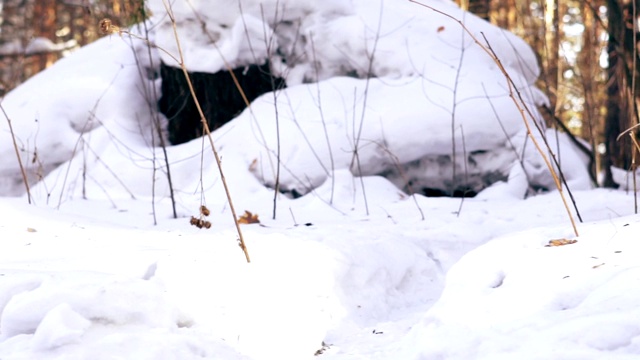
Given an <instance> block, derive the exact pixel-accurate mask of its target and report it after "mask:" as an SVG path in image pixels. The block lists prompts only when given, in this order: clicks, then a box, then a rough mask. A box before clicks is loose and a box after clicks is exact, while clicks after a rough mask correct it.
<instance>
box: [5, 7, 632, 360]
mask: <svg viewBox="0 0 640 360" xmlns="http://www.w3.org/2000/svg"><path fill="white" fill-rule="evenodd" d="M223 3H224V4H226V6H227V8H229V10H228V12H227V15H226V16H219V13H218V11H217V9H219V8H221V7H215V6H210V4H209V2H204V1H202V2H193V4H194V6H195V8H196V9H199V10H200V11H199V12H198V13H199V14H200V17H194V16H193V13H192V11H193V10H191V8H190V7H189V6H187V5H185V4H182V3H181V2H179V1H176V2H175V3H174V10H175V11H176V20H177V22H178V25H179V27H178V30H179V31H178V33H179V34H181V31H184V38H183V47H184V49H185V55H186V56H187V57H189V56H191V58H186V59H185V64H186V65H187V66H188V67H189V68H190V69H191V70H194V71H196V70H197V71H203V70H206V71H212V72H213V71H217V70H220V68H221V66H222V65H221V64H223V62H222V61H221V59H220V58H216V56H218V55H219V53H217V52H206V51H211V49H210V47H211V44H210V43H207V41H206V40H203V39H205V37H203V36H198V35H197V33H195V31H200V30H199V29H201V28H202V26H201V24H199V23H198V21H200V20H203V19H204V21H208V22H209V23H207V28H208V29H211V31H217V33H216V34H215V36H214V37H215V38H217V39H219V44H218V45H219V47H220V51H221V52H222V53H223V54H224V56H225V57H229V58H230V60H231V61H233V62H234V65H236V66H242V65H246V64H245V63H243V61H248V60H252V59H253V60H255V57H257V58H261V57H264V56H266V57H269V58H271V56H275V55H273V54H272V53H271V52H270V50H269V48H268V47H260V46H259V45H258V42H259V41H258V40H259V39H260V37H261V36H262V40H263V41H264V36H265V34H268V33H269V31H273V32H274V34H275V35H273V36H272V37H271V38H273V39H277V41H275V42H276V43H277V44H279V45H280V46H284V47H287V46H290V47H289V49H290V50H291V52H290V53H287V52H286V51H285V52H283V51H278V52H274V53H277V54H278V55H277V56H284V57H286V56H290V57H292V58H296V59H298V62H294V63H292V62H291V61H288V64H289V65H290V68H288V69H285V70H282V71H283V72H282V74H285V72H286V73H287V74H288V75H289V76H288V77H287V81H288V85H289V88H287V89H286V90H284V91H281V92H279V93H278V94H277V96H276V97H275V98H274V96H273V94H266V95H264V96H263V97H261V98H258V99H257V100H256V101H255V102H254V104H253V105H252V109H251V110H247V111H245V112H243V113H242V114H241V115H240V116H239V117H238V118H236V119H235V120H233V121H232V122H230V123H229V124H227V125H225V126H224V127H222V128H220V129H219V130H217V131H216V132H215V133H214V134H213V137H214V140H215V143H216V145H217V147H218V149H219V150H220V154H221V158H222V165H223V170H224V173H225V177H226V179H227V181H228V183H229V190H230V193H231V197H232V199H233V202H234V205H235V207H236V210H237V211H238V213H239V215H240V214H242V213H243V212H244V211H245V210H247V211H250V212H252V213H253V214H257V215H258V217H259V220H260V223H259V224H258V223H254V224H245V225H241V229H242V233H243V237H244V240H245V242H246V246H247V249H248V253H249V255H250V257H251V262H250V263H247V262H246V260H245V256H244V254H243V252H242V250H241V249H240V248H239V246H238V236H237V232H236V229H235V226H234V223H233V221H232V217H231V214H230V210H229V204H228V202H227V199H226V197H225V194H224V191H223V188H222V185H221V181H220V178H219V174H218V170H217V167H216V165H215V161H214V159H213V155H212V152H211V151H210V149H209V148H208V142H203V141H202V139H196V140H193V141H191V142H189V143H185V144H182V145H178V146H170V147H169V148H167V154H168V158H169V160H170V164H171V167H170V170H171V175H172V183H173V188H174V190H175V198H176V207H177V215H178V218H177V219H174V218H173V217H172V206H171V199H170V196H169V195H170V192H169V185H168V182H167V180H166V171H167V169H166V167H165V165H164V157H163V152H162V151H161V149H160V148H159V147H158V142H157V140H158V139H157V138H156V137H155V135H154V134H155V133H154V131H153V130H152V129H151V126H152V125H151V124H152V123H153V122H154V117H155V115H156V114H155V111H154V106H153V104H152V106H149V103H148V99H149V97H150V96H151V95H152V94H153V90H154V89H155V90H158V89H159V81H160V80H159V79H156V78H155V77H154V76H153V74H154V71H153V70H154V69H155V67H156V66H157V65H158V64H159V59H160V58H161V57H163V59H164V60H165V61H167V62H170V61H171V57H170V56H168V57H167V56H164V55H162V51H160V52H157V51H155V50H154V51H152V52H151V53H149V52H148V50H147V47H146V45H145V42H143V41H139V40H135V39H131V38H129V37H128V36H123V37H119V36H118V35H112V36H110V37H107V38H105V39H102V40H100V41H98V42H96V43H95V44H92V45H89V46H86V47H84V48H83V49H81V50H80V51H78V52H76V53H74V54H73V55H71V56H69V57H68V58H65V59H64V60H62V61H60V62H58V63H57V64H56V65H55V66H53V67H52V68H50V69H49V70H47V71H45V72H43V73H41V74H39V75H37V76H36V77H34V78H33V79H31V80H30V81H28V82H27V83H25V84H24V85H22V86H21V87H19V88H17V89H16V90H14V91H13V92H11V93H9V94H8V95H7V96H6V97H5V98H4V99H3V100H2V106H3V109H5V111H6V113H7V115H8V116H9V117H10V118H11V120H12V124H13V128H14V131H15V134H16V138H17V144H18V146H19V148H20V150H21V154H22V156H23V163H24V164H25V166H26V168H27V172H28V175H29V177H30V179H31V184H32V187H31V194H32V199H31V200H32V202H33V204H32V205H29V204H28V203H27V197H26V195H22V196H9V194H12V195H16V194H18V193H19V192H21V191H23V190H22V189H23V185H22V184H21V183H20V172H19V168H18V165H17V164H18V163H17V160H16V158H15V153H14V149H13V143H12V141H11V137H10V135H9V132H8V128H7V122H6V121H5V119H4V117H0V119H1V120H2V121H0V131H1V132H0V136H2V140H1V141H0V156H2V163H0V184H1V186H0V189H1V190H2V193H3V194H8V195H6V196H4V197H1V198H0V219H3V220H2V221H0V359H2V360H14V359H45V360H46V359H99V360H100V359H136V360H138V359H149V360H151V359H153V360H156V359H201V358H204V359H308V358H313V357H314V356H317V357H318V358H325V359H563V360H564V359H603V358H606V359H627V358H629V359H634V358H637V357H638V356H640V311H639V310H637V303H638V301H640V291H638V290H636V288H637V286H635V284H636V283H635V281H638V278H639V277H640V273H639V272H638V270H637V269H638V266H637V265H638V264H639V261H638V259H639V258H640V245H638V242H637V241H636V237H637V236H635V234H637V233H638V231H639V230H640V217H638V216H637V215H632V214H633V211H634V199H633V194H632V193H629V192H625V191H618V190H605V189H591V187H590V182H589V179H588V177H587V175H586V174H587V173H586V170H585V167H584V159H582V157H581V155H579V154H578V153H577V152H576V151H575V149H574V148H573V147H572V146H571V145H570V143H569V142H568V141H566V138H565V137H564V136H560V138H559V140H558V142H557V143H559V144H560V149H559V151H556V153H558V154H559V155H560V156H561V159H562V166H563V170H564V171H565V173H566V174H567V177H568V180H569V184H570V185H571V186H572V190H573V195H574V197H575V202H576V205H577V207H578V209H579V210H580V215H581V216H582V219H583V221H584V222H583V223H580V224H578V226H577V228H578V232H579V236H576V234H575V233H574V230H573V228H572V226H571V223H570V221H569V216H568V214H567V212H566V210H565V208H564V206H563V204H562V201H561V199H560V196H559V193H558V192H557V191H551V192H540V193H537V194H534V195H531V196H529V197H527V198H526V199H525V198H524V195H525V194H526V193H527V192H529V193H530V194H531V188H528V187H529V186H532V187H534V188H535V187H537V188H540V187H546V188H549V187H552V186H550V185H551V184H552V182H553V181H552V179H551V177H550V176H549V174H548V172H547V170H546V169H545V168H544V167H543V165H542V161H541V158H540V156H539V155H538V154H537V153H536V152H535V151H534V150H533V147H532V146H531V144H530V141H527V140H525V137H524V135H523V134H524V133H525V131H526V130H525V129H524V125H523V122H522V118H521V117H520V115H519V112H518V111H517V108H516V107H515V106H514V105H513V102H512V100H510V99H509V97H508V86H507V85H506V82H505V79H504V77H501V76H502V75H501V74H500V71H499V70H498V69H497V68H496V67H495V64H494V63H493V62H492V61H491V59H490V58H488V57H487V56H486V54H484V53H483V52H482V51H481V50H480V49H478V48H477V45H475V44H474V43H473V41H471V40H470V39H469V38H468V37H465V36H463V33H462V31H461V29H460V28H459V25H458V24H457V23H456V22H454V21H451V20H450V19H447V18H446V17H443V16H442V15H441V14H437V13H435V12H433V11H430V10H428V9H425V8H422V7H419V6H417V5H415V4H409V3H408V2H403V1H399V0H397V1H389V2H385V3H381V4H382V5H380V4H378V5H380V6H371V5H370V4H369V6H367V4H368V3H369V2H366V1H364V0H358V1H353V2H352V3H348V4H349V5H344V3H343V2H339V1H325V2H323V3H322V4H320V3H317V2H315V1H300V2H297V3H294V2H292V1H282V0H281V1H265V2H263V5H262V6H260V4H259V3H258V2H256V1H246V2H242V8H235V7H234V6H237V4H236V3H235V2H228V1H227V2H224V1H221V2H220V4H219V5H220V6H222V5H224V4H223ZM233 4H235V5H233ZM429 4H431V5H433V6H436V7H438V8H439V9H441V10H443V11H447V12H448V13H450V14H452V15H453V16H455V17H457V18H460V19H464V20H465V23H466V24H467V25H468V26H469V27H470V29H471V30H472V31H473V32H474V33H476V34H478V33H480V32H482V33H484V34H485V35H486V36H487V38H488V39H490V41H491V46H492V48H494V49H495V50H496V53H497V54H498V55H499V56H500V57H501V60H503V63H504V64H505V66H506V67H507V69H508V70H509V71H510V72H511V73H512V76H513V77H514V81H516V84H517V85H518V86H519V87H520V88H521V90H522V91H523V93H524V94H525V101H526V102H528V104H529V105H532V104H534V103H536V102H540V101H544V98H543V96H541V95H540V92H539V91H538V90H537V89H535V87H534V86H533V82H534V80H535V78H536V76H537V65H536V64H535V60H534V58H533V54H532V52H531V51H530V49H528V48H527V47H526V45H525V44H524V43H523V42H521V40H519V39H517V38H515V37H514V36H513V35H511V34H508V33H505V32H502V31H500V30H498V29H495V28H493V27H491V26H489V25H488V24H486V23H484V22H481V21H480V20H479V19H477V18H475V17H473V16H472V15H470V14H463V13H461V12H460V11H459V9H457V8H455V7H454V6H452V5H451V4H449V3H448V2H446V1H431V2H429ZM150 5H151V7H152V10H153V11H154V14H156V16H157V17H156V18H155V19H154V20H153V21H155V22H154V24H155V25H154V26H152V27H151V28H152V29H153V31H154V32H153V34H151V35H152V36H153V37H152V39H154V40H157V43H158V44H159V45H161V46H162V47H163V48H165V50H168V51H169V52H172V51H173V50H174V47H173V45H171V41H175V39H174V38H172V37H171V36H170V32H169V30H171V28H170V27H169V25H170V24H169V23H168V22H167V21H168V17H166V16H164V17H163V16H162V14H163V12H162V11H163V9H164V6H163V5H162V2H160V1H155V2H154V1H152V2H151V3H150ZM279 6H282V7H281V8H279V9H280V11H278V12H276V11H275V9H276V8H277V7H279ZM211 9H215V10H216V11H214V12H212V13H209V12H210V10H211ZM285 9H289V10H290V11H291V12H290V13H289V12H287V11H284V10H285ZM260 14H277V16H276V15H274V16H273V19H272V20H266V21H264V22H263V19H265V17H264V16H258V15H260ZM380 14H382V15H383V16H382V17H381V16H380ZM267 17H268V16H267ZM274 19H279V20H274ZM380 19H382V20H380ZM275 23H278V24H279V26H275V25H274V24H275ZM292 24H293V25H292ZM295 24H297V25H295ZM379 24H381V25H380V26H378V25H379ZM294 25H295V26H294ZM287 26H289V27H287ZM292 27H293V28H292ZM296 27H297V29H296ZM181 29H182V30H181ZM276 29H283V30H282V31H281V32H278V31H276ZM296 32H299V33H301V34H305V35H307V36H311V35H312V34H315V36H317V38H314V39H316V40H314V42H313V45H311V42H306V43H296V45H295V46H294V45H293V42H291V36H292V35H291V34H293V33H296ZM243 35H244V36H249V38H250V39H252V41H251V40H247V39H246V37H245V38H243V37H242V36H243ZM267 37H269V36H267ZM249 43H251V44H253V45H248V44H249ZM277 44H276V45H273V46H276V47H277ZM461 44H464V45H463V46H462V47H461ZM311 46H313V49H311ZM294 48H295V49H294ZM374 48H375V49H376V52H375V53H374V54H380V55H379V56H377V57H376V58H375V59H379V60H376V61H374V62H373V66H372V69H373V74H374V75H375V76H377V77H376V78H373V79H370V80H367V79H366V78H357V77H356V78H353V77H349V78H348V77H344V75H347V73H348V74H353V72H354V71H355V73H356V74H357V75H362V73H359V70H362V68H363V67H367V66H369V64H368V60H367V59H368V58H367V56H366V54H370V51H372V49H374ZM461 48H462V49H464V51H461ZM280 50H282V49H280ZM311 50H313V51H311ZM251 51H254V52H255V53H253V54H251V55H250V54H249V53H251ZM261 51H262V52H261ZM312 53H313V54H314V55H313V56H311V57H310V56H309V54H312ZM301 54H306V56H307V58H306V59H305V57H304V56H293V55H301ZM358 54H360V55H361V56H364V57H361V56H358ZM362 54H365V55H362ZM149 55H151V57H149ZM173 55H176V54H175V53H173ZM383 55H384V56H383ZM152 59H153V60H152ZM271 59H272V60H273V58H271ZM356 59H357V61H355V60H356ZM363 59H364V60H366V61H365V62H364V63H362V64H359V63H357V62H358V61H363ZM354 61H355V62H354ZM316 66H318V68H316ZM341 72H345V73H341ZM365 73H366V71H365ZM315 80H321V81H320V82H319V83H315V82H311V83H309V81H315ZM274 104H277V106H275V105H274ZM276 108H277V109H278V115H276V114H275V112H274V109H276ZM320 108H322V111H319V110H320ZM532 115H533V116H534V117H537V113H535V110H534V112H533V114H532ZM498 120H499V121H498ZM529 120H531V121H534V120H535V119H529ZM163 121H164V120H163ZM452 121H453V122H452ZM360 122H362V123H363V126H362V129H363V130H362V131H360V130H359V128H360V126H359V124H360ZM550 134H551V133H550ZM278 137H279V138H280V142H279V143H278V142H277V141H276V139H277V138H278ZM551 143H552V144H555V143H556V140H555V139H553V141H551ZM380 144H382V145H380ZM203 148H204V150H203ZM356 148H357V149H358V156H359V159H358V160H360V162H361V164H360V165H361V166H360V168H359V169H356V168H355V167H354V166H353V165H352V160H353V157H354V155H353V154H354V149H356ZM454 150H455V151H456V152H457V156H458V158H459V159H464V158H467V159H469V163H467V162H466V161H461V160H459V159H458V160H457V161H458V163H456V160H455V159H451V158H449V162H448V166H449V167H451V165H452V164H454V165H455V166H459V168H458V174H459V175H460V176H462V174H464V171H463V170H464V169H466V170H467V175H469V176H471V175H474V174H476V173H477V174H484V173H487V172H499V173H500V174H502V175H504V176H503V177H504V179H502V180H505V181H502V180H500V179H497V178H496V179H493V181H491V183H492V185H491V186H490V187H489V188H487V189H486V190H484V191H482V192H480V194H479V195H478V196H476V197H475V198H467V199H464V200H463V199H459V198H447V197H444V198H427V197H424V196H422V195H415V196H411V195H407V194H406V193H405V192H403V191H402V190H401V188H403V187H404V186H405V185H406V181H407V179H406V177H407V176H408V177H410V178H411V180H412V181H413V182H414V184H417V185H418V186H419V187H422V186H425V184H432V183H434V182H436V183H437V182H441V183H446V181H448V180H449V179H450V178H451V177H454V176H453V174H452V171H451V170H450V169H449V170H448V169H447V163H446V161H445V162H444V165H443V162H442V161H440V162H438V159H440V160H443V159H445V157H446V156H449V155H450V154H451V153H452V151H454ZM278 152H280V159H281V164H280V166H281V172H280V180H281V184H280V185H281V186H282V188H283V189H285V190H293V189H295V190H296V191H297V192H298V193H300V194H304V196H301V197H299V198H297V199H292V198H290V197H287V196H284V195H279V196H277V199H276V200H277V201H275V202H274V191H273V190H272V189H271V188H270V186H273V185H274V181H275V177H274V174H275V172H274V171H273V170H274V169H276V167H277V165H278V162H277V157H276V155H277V154H278ZM471 153H474V154H475V155H474V156H469V157H467V155H468V154H471ZM518 158H520V159H522V162H519V161H516V159H518ZM471 160H473V161H471ZM472 162H473V163H474V165H473V166H475V167H472V166H471V165H470V164H471V163H472ZM476 162H477V164H475V163H476ZM434 167H436V169H435V170H434ZM394 169H395V170H394ZM394 171H396V172H394ZM474 171H476V173H474ZM354 174H356V175H357V174H364V175H365V176H363V177H360V176H355V175H354ZM478 176H480V175H478ZM41 178H42V180H40V181H38V180H39V179H41ZM460 179H462V177H460ZM483 181H484V180H483ZM488 185H490V184H489V183H483V186H488ZM202 204H204V205H206V206H207V208H208V209H209V210H210V212H211V213H210V214H209V215H208V216H207V217H203V220H207V221H210V222H211V228H210V229H199V228H197V227H194V226H191V225H190V218H191V216H195V217H196V218H199V217H201V215H200V210H199V209H200V205H202ZM274 212H275V218H274ZM575 215H576V214H575V213H574V216H575ZM553 240H555V241H556V242H560V243H563V241H564V243H566V245H561V246H546V245H548V244H549V242H550V241H553ZM574 241H575V242H574Z"/></svg>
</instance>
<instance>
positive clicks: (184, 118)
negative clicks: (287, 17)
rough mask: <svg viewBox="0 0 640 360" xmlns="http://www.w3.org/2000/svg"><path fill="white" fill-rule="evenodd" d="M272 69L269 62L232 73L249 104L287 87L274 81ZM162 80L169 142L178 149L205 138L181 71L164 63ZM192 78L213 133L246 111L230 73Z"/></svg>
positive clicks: (160, 103) (197, 74)
mask: <svg viewBox="0 0 640 360" xmlns="http://www.w3.org/2000/svg"><path fill="white" fill-rule="evenodd" d="M270 68H271V67H270V64H269V63H268V62H267V63H265V64H263V65H249V66H243V67H239V68H235V69H233V73H234V74H235V76H236V77H237V79H238V82H239V83H240V86H241V87H242V90H243V91H244V93H245V95H246V96H247V100H249V102H251V101H253V100H255V99H256V98H257V97H258V96H260V95H262V94H264V93H267V92H270V91H274V90H277V89H282V88H285V87H286V83H285V81H284V79H282V78H279V77H274V76H273V75H272V74H271V71H270ZM160 76H161V77H162V97H160V100H158V107H159V109H160V112H162V113H163V114H164V115H165V116H166V117H167V119H168V120H169V124H168V129H167V130H168V133H169V141H170V142H171V143H172V144H174V145H176V144H182V143H185V142H187V141H190V140H193V139H195V138H198V137H200V136H202V135H203V133H204V130H203V128H202V123H201V122H200V115H199V114H198V109H197V108H196V105H195V102H194V101H193V97H192V96H191V93H190V92H189V87H188V85H187V81H186V79H185V77H184V73H183V72H182V69H180V68H176V67H172V66H167V65H165V64H164V63H163V64H161V67H160ZM189 76H190V78H191V82H192V83H193V87H194V90H195V93H196V97H197V98H198V101H199V102H200V106H201V107H202V111H203V112H204V115H205V117H206V118H207V123H208V124H209V129H210V130H211V131H213V130H215V129H217V128H219V127H220V126H222V125H224V124H225V123H227V122H229V121H230V120H231V119H233V118H234V117H236V116H238V114H240V113H241V112H242V110H244V109H245V108H246V104H245V101H244V99H243V98H242V95H241V94H240V91H239V90H238V88H237V87H236V85H235V83H234V82H233V78H232V77H231V75H230V74H229V71H226V70H224V71H219V72H217V73H215V74H209V73H203V72H193V73H189Z"/></svg>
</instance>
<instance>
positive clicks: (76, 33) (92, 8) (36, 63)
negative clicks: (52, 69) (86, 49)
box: [0, 0, 143, 96]
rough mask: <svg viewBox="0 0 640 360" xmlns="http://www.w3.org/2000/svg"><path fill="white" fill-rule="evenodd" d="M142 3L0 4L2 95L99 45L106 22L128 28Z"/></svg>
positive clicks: (40, 0)
mask: <svg viewBox="0 0 640 360" xmlns="http://www.w3.org/2000/svg"><path fill="white" fill-rule="evenodd" d="M142 4H143V1H142V0H115V1H114V0H111V1H106V0H0V6H1V8H0V10H1V12H0V96H2V95H4V94H5V93H6V92H8V91H9V90H11V89H12V88H14V87H16V86H17V85H19V84H20V83H22V82H23V81H25V80H26V79H28V78H29V77H31V76H33V75H35V74H36V73H38V72H39V71H41V70H43V69H44V68H46V67H48V66H50V65H51V64H53V63H54V62H55V61H56V60H58V59H60V58H61V57H62V56H64V55H65V54H66V53H68V52H70V51H73V50H75V49H77V48H78V47H80V46H83V45H86V44H88V43H90V42H92V41H94V40H96V39H97V38H98V37H99V36H100V34H99V31H98V22H99V21H100V19H102V18H105V17H108V18H110V19H112V20H113V21H114V23H118V24H123V25H129V24H132V23H134V22H137V21H139V20H140V19H141V17H140V14H141V6H142Z"/></svg>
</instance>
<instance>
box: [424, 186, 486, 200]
mask: <svg viewBox="0 0 640 360" xmlns="http://www.w3.org/2000/svg"><path fill="white" fill-rule="evenodd" d="M421 193H422V195H424V196H428V197H445V196H448V197H456V198H463V197H468V198H472V197H475V196H476V195H478V193H477V192H476V191H474V190H472V189H468V188H467V189H455V190H453V193H448V192H446V191H444V190H442V189H429V188H423V189H422V191H421Z"/></svg>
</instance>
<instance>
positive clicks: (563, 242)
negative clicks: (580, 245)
mask: <svg viewBox="0 0 640 360" xmlns="http://www.w3.org/2000/svg"><path fill="white" fill-rule="evenodd" d="M577 242H578V240H574V239H555V240H549V244H547V245H545V247H554V246H565V245H571V244H575V243H577Z"/></svg>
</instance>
